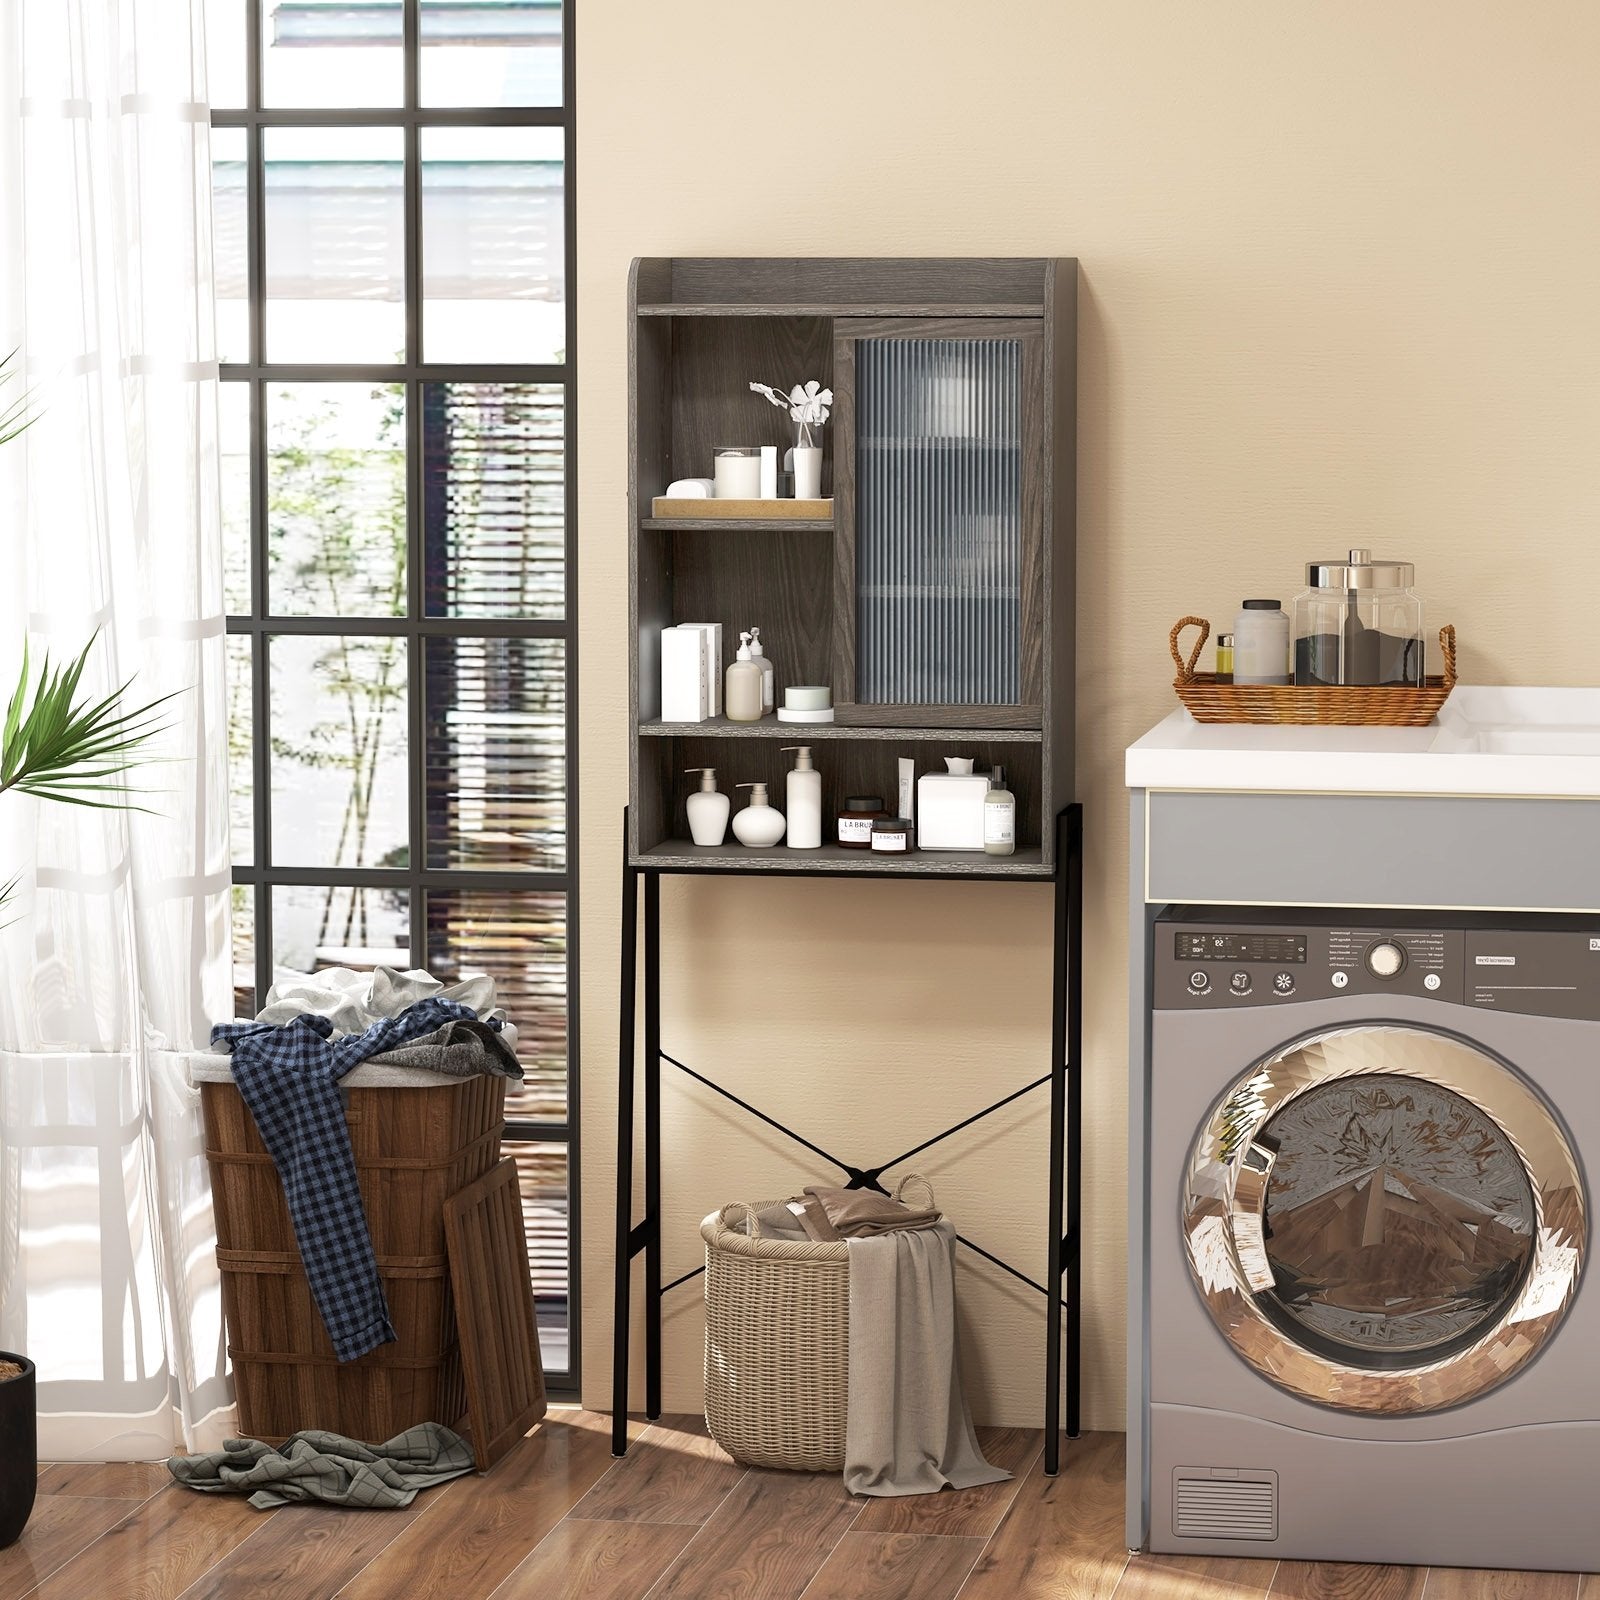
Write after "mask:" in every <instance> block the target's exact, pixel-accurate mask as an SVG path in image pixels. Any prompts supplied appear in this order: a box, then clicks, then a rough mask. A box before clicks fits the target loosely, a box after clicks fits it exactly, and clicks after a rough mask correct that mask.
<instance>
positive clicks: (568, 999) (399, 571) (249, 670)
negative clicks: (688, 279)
mask: <svg viewBox="0 0 1600 1600" xmlns="http://www.w3.org/2000/svg"><path fill="white" fill-rule="evenodd" d="M570 11H571V8H570V0H569V3H568V5H567V6H566V7H565V8H564V7H563V6H562V5H561V3H560V0H206V23H207V64H208V73H209V80H210V97H211V104H212V171H213V195H214V207H213V211H214V224H213V226H214V244H215V251H214V253H215V261H216V279H217V300H218V313H217V321H218V353H219V356H220V358H221V362H222V369H221V370H222V389H221V396H222V399H221V422H222V426H221V433H222V493H223V504H224V525H225V529H226V535H227V546H226V559H225V579H226V587H227V603H228V610H229V613H230V614H229V618H228V633H229V640H228V646H229V666H230V677H229V701H230V704H229V719H228V727H229V755H230V773H231V805H232V818H233V839H234V849H233V859H234V875H233V876H234V889H233V927H234V950H235V956H234V959H235V1000H236V1008H237V1010H238V1012H239V1014H240V1015H249V1014H251V1013H252V1012H253V1011H254V1010H255V1009H256V1007H257V1004H258V997H260V996H261V995H263V994H264V993H265V991H266V988H267V987H268V986H269V985H270V984H271V983H272V982H273V981H274V979H275V978H280V977H284V976H286V975H292V974H294V973H309V972H314V971H317V970H319V969H321V968H326V967H334V966H342V967H354V968H358V969H359V968H369V967H374V966H378V965H380V964H381V965H388V966H397V967H408V966H425V967H427V968H428V969H429V970H430V971H431V972H433V973H434V974H435V975H436V976H438V977H441V978H444V979H446V980H453V979H455V978H458V977H463V976H466V975H467V974H469V973H474V972H487V973H490V974H491V975H492V976H493V977H494V978H495V980H496V982H497V984H498V988H499V996H500V1003H501V1004H502V1005H503V1006H504V1008H505V1009H506V1011H507V1012H508V1014H509V1016H510V1018H511V1020H512V1022H513V1023H514V1024H515V1026H516V1028H517V1030H518V1041H517V1050H518V1054H519V1056H520V1057H521V1059H522V1061H523V1064H524V1068H525V1070H526V1072H527V1080H526V1082H525V1084H524V1085H523V1086H522V1087H521V1088H520V1089H517V1090H515V1091H514V1092H513V1093H512V1094H511V1095H510V1097H509V1099H508V1105H507V1116H508V1123H507V1129H506V1134H507V1141H508V1154H510V1155H512V1156H514V1157H515V1159H516V1161H517V1165H518V1168H519V1169H520V1173H521V1181H522V1199H523V1209H524V1214H525V1216H526V1219H527V1227H528V1244H529V1255H530V1260H531V1262H532V1269H533V1274H534V1282H535V1288H536V1291H537V1296H538V1304H539V1314H540V1331H541V1336H542V1341H543V1346H544V1357H545V1365H546V1368H547V1372H548V1375H549V1378H550V1384H551V1388H552V1391H553V1392H556V1393H560V1392H562V1391H568V1392H571V1391H572V1390H574V1389H575V1388H576V1383H577V1349H578V1338H577V1327H576V1320H577V1317H576V1300H575V1297H574V1296H572V1295H571V1294H570V1292H569V1290H570V1284H571V1282H572V1281H573V1274H574V1272H575V1261H574V1247H575V1239H576V1216H575V1212H576V1192H577V1190H576V1157H577V1136H576V1127H577V1104H576V1099H577V1095H576V1089H577V1086H576V1082H575V1079H574V1076H573V1074H572V1073H571V1071H570V1070H569V1064H570V1063H571V1062H572V1061H573V1060H574V1059H575V1038H574V1026H573V1017H574V984H573V979H574V975H575V972H576V954H577V951H576V944H577V941H576V929H575V927H574V911H575V906H576V894H575V891H576V855H575V840H576V820H577V819H576V807H575V803H574V802H575V779H576V737H575V728H574V726H573V724H572V719H571V718H570V717H569V711H571V710H575V708H576V695H575V673H576V666H577V661H576V595H577V582H576V572H575V569H574V560H573V556H574V550H575V535H574V528H573V519H572V516H571V513H570V510H569V508H570V506H571V496H570V493H569V486H570V485H571V483H572V481H573V470H574V465H575V461H574V450H573V443H572V437H571V428H570V426H569V423H570V419H571V418H572V417H573V415H574V410H573V396H574V386H573V380H574V372H573V360H572V357H573V306H572V300H571V296H570V294H569V292H568V287H569V285H570V282H571V277H572V272H571V268H572V234H573V230H572V226H571V222H572V214H573V213H572V206H573V200H572V97H571V85H572V69H571V60H572V51H571V14H570Z"/></svg>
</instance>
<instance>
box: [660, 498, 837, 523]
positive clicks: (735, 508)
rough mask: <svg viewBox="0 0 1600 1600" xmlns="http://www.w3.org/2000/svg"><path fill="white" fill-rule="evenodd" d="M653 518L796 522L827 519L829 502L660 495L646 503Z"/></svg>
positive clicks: (700, 520) (830, 504)
mask: <svg viewBox="0 0 1600 1600" xmlns="http://www.w3.org/2000/svg"><path fill="white" fill-rule="evenodd" d="M650 515H651V516H653V517H693V518H694V519H695V520H696V521H698V522H723V521H727V522H735V521H737V522H752V521H755V522H759V521H763V520H771V521H773V522H798V521H801V520H803V519H814V518H817V517H831V516H832V515H833V501H831V500H688V499H677V498H674V499H671V500H669V499H667V498H666V497H665V496H661V497H660V498H658V499H655V500H652V501H651V502H650Z"/></svg>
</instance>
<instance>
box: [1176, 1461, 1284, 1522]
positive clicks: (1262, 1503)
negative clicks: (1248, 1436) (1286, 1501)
mask: <svg viewBox="0 0 1600 1600" xmlns="http://www.w3.org/2000/svg"><path fill="white" fill-rule="evenodd" d="M1172 1531H1173V1533H1174V1534H1176V1535H1177V1537H1178V1538H1180V1539H1261V1540H1265V1539H1276V1538H1277V1537H1278V1475H1277V1473H1275V1472H1253V1471H1245V1470H1243V1469H1239V1468H1233V1467H1176V1468H1174V1469H1173V1473H1172Z"/></svg>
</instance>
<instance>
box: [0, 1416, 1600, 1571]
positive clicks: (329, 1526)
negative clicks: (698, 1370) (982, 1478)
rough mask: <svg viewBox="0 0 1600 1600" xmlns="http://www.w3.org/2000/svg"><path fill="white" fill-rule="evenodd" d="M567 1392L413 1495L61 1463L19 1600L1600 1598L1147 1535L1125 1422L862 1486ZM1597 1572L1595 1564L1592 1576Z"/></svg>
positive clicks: (1009, 1445)
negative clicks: (321, 1503)
mask: <svg viewBox="0 0 1600 1600" xmlns="http://www.w3.org/2000/svg"><path fill="white" fill-rule="evenodd" d="M633 1432H634V1443H633V1444H632V1446H631V1448H630V1449H629V1452H628V1456H627V1459H626V1460H625V1461H620V1462H619V1461H613V1460H612V1458H611V1454H610V1423H609V1420H608V1419H607V1418H605V1417H602V1416H596V1415H594V1414H592V1413H589V1412H584V1411H571V1410H560V1411H554V1412H552V1413H551V1416H550V1419H549V1420H548V1421H547V1422H546V1423H544V1424H543V1425H542V1426H541V1427H539V1428H538V1429H536V1430H535V1431H534V1432H533V1433H532V1434H531V1435H530V1436H529V1437H528V1438H527V1439H525V1440H524V1441H523V1442H522V1443H521V1444H520V1445H518V1446H517V1448H516V1449H515V1450H514V1451H512V1452H511V1454H510V1455H508V1456H507V1457H506V1458H505V1460H504V1461H502V1462H501V1463H500V1465H499V1466H498V1467H497V1468H496V1469H495V1471H494V1472H493V1473H491V1474H490V1475H489V1476H488V1477H484V1478H478V1477H470V1478H460V1479H457V1480H456V1481H455V1482H453V1483H450V1484H447V1485H445V1487H443V1488H441V1489H435V1490H431V1491H429V1492H427V1493H424V1494H421V1495H419V1496H418V1497H417V1499H416V1500H415V1501H413V1502H412V1504H411V1505H410V1506H409V1507H408V1508H407V1509H406V1510H404V1511H351V1512H345V1511H333V1510H329V1509H328V1508H326V1507H317V1506H290V1507H286V1508H284V1509H282V1510H279V1511H266V1512H262V1511H252V1510H251V1509H250V1507H249V1506H248V1505H247V1504H246V1503H245V1502H244V1501H243V1500H242V1499H237V1498H235V1497H233V1496H231V1495H228V1496H209V1495H199V1494H195V1493H193V1492H192V1491H190V1490H186V1489H180V1488H178V1487H176V1486H175V1485H174V1484H172V1483H171V1482H170V1481H169V1480H168V1478H167V1474H166V1472H165V1470H164V1469H163V1468H161V1467H159V1466H145V1465H142V1464H137V1463H136V1464H132V1465H129V1464H125V1463H110V1464H106V1465H99V1464H96V1463H92V1462H91V1463H86V1464H76V1465H73V1464H59V1465H55V1466H45V1467H42V1468H41V1469H40V1473H39V1501H38V1507H37V1509H36V1510H35V1512H34V1514H33V1520H32V1522H31V1523H30V1524H29V1526H28V1531H27V1532H26V1533H25V1534H24V1535H23V1537H22V1539H21V1540H20V1541H19V1542H18V1543H17V1544H15V1545H13V1546H12V1547H11V1548H10V1549H9V1550H4V1551H0V1597H3V1600H25V1597H27V1596H33V1597H35V1600H223V1597H227V1600H234V1597H249V1596H257V1595H260V1596H270V1597H271V1600H334V1597H335V1596H338V1597H340V1600H376V1597H383V1600H393V1597H394V1596H396V1595H403V1596H405V1597H406V1600H489V1597H490V1596H493V1597H494V1600H1263V1597H1271V1600H1600V1582H1597V1581H1595V1580H1592V1579H1580V1578H1579V1576H1578V1575H1577V1574H1571V1573H1550V1572H1539V1573H1510V1572H1468V1571H1462V1570H1459V1569H1456V1568H1449V1569H1446V1568H1432V1569H1428V1568H1422V1567H1361V1566H1344V1565H1334V1564H1324V1565H1317V1564H1313V1563H1306V1562H1295V1561H1284V1562H1276V1561H1251V1560H1242V1559H1240V1560H1222V1559H1199V1558H1191V1557H1178V1556H1147V1555H1136V1556H1133V1557H1131V1558H1130V1557H1129V1555H1128V1552H1127V1551H1126V1550H1125V1549H1124V1548H1123V1529H1122V1439H1121V1437H1120V1436H1119V1435H1116V1434H1091V1435H1089V1436H1087V1437H1085V1438H1083V1439H1079V1440H1069V1441H1068V1442H1067V1444H1066V1445H1065V1447H1064V1453H1063V1459H1062V1472H1061V1475H1060V1476H1059V1477H1057V1478H1053V1479H1052V1478H1047V1477H1045V1475H1044V1463H1043V1455H1042V1437H1041V1435H1039V1434H1037V1433H1029V1432H1027V1431H1026V1430H1023V1429H1015V1428H983V1429H979V1433H980V1435H981V1436H982V1438H983V1442H984V1448H985V1450H986V1451H987V1452H988V1454H989V1456H990V1458H991V1459H992V1460H994V1461H995V1462H996V1463H998V1464H1002V1465H1004V1466H1007V1467H1010V1468H1011V1469H1012V1470H1013V1471H1014V1472H1015V1473H1016V1476H1015V1478H1013V1479H1012V1481H1011V1482H1009V1483H1004V1484H994V1485H990V1486H988V1487H985V1488H982V1489H975V1490H970V1491H968V1492H967V1493H966V1494H961V1495H954V1494H947V1495H929V1496H921V1497H916V1498H913V1499H905V1500H852V1499H851V1498H850V1497H849V1496H848V1495H847V1494H845V1492H844V1487H843V1484H842V1483H841V1482H840V1480H839V1479H838V1478H836V1477H831V1476H817V1477H812V1476H803V1475H799V1474H795V1473H787V1472H765V1471H756V1470H751V1471H746V1470H745V1469H743V1468H741V1467H737V1466H735V1465H734V1464H733V1462H731V1461H729V1460H728V1458H727V1457H726V1456H724V1455H723V1454H722V1452H721V1451H720V1450H718V1449H717V1447H716V1446H715V1445H714V1444H712V1443H711V1442H710V1440H708V1439H707V1438H706V1437H705V1430H704V1426H703V1425H702V1424H701V1422H700V1421H699V1419H698V1418H691V1417H676V1418H667V1419H664V1420H663V1421H661V1422H660V1423H657V1424H655V1425H654V1426H649V1427H647V1426H645V1425H643V1424H638V1425H636V1426H635V1428H634V1430H633ZM1580 1585H1582V1588H1581V1590H1580Z"/></svg>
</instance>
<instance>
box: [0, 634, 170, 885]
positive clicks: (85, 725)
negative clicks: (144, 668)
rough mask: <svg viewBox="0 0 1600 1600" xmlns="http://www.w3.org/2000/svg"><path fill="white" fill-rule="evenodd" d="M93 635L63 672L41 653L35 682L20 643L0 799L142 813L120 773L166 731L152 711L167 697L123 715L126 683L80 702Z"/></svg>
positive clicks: (1, 736) (0, 744)
mask: <svg viewBox="0 0 1600 1600" xmlns="http://www.w3.org/2000/svg"><path fill="white" fill-rule="evenodd" d="M99 637H100V636H99V634H98V633H96V634H95V636H94V638H91V639H90V640H89V642H88V644H86V645H85V646H84V647H83V649H82V650H81V651H79V653H78V654H77V656H75V657H74V658H73V660H72V661H70V662H69V663H67V665H65V666H55V667H52V666H51V664H50V657H49V656H48V655H46V656H45V658H44V661H43V663H42V664H41V666H40V668H39V672H38V676H37V679H35V677H34V674H33V671H32V666H31V663H30V661H29V656H28V646H27V643H26V641H24V643H23V647H22V671H21V673H20V675H19V677H18V679H17V686H16V689H15V690H14V691H13V693H12V696H11V699H10V702H9V703H8V705H7V707H6V716H5V726H4V730H3V731H0V794H4V793H5V791H6V790H7V789H15V790H17V792H18V793H19V794H31V795H36V796H37V797H38V798H39V799H41V800H56V801H61V802H64V803H65V804H67V805H79V806H97V807H100V808H102V809H107V810H135V811H142V810H145V809H146V808H145V807H143V806H138V805H135V804H134V801H133V799H132V796H133V795H134V794H136V793H138V792H139V791H138V790H136V789H134V788H133V787H132V786H131V785H130V784H129V782H128V780H127V774H128V773H129V772H130V771H131V770H132V769H133V768H134V767H135V766H137V765H139V764H140V762H141V761H142V760H144V759H146V758H145V756H144V754H143V752H144V749H145V747H146V746H147V745H148V744H149V742H150V740H151V739H153V738H154V737H155V736H156V735H157V734H159V733H161V732H163V731H164V730H165V729H166V727H167V726H169V724H168V723H167V722H166V721H165V720H164V719H163V718H161V717H159V716H157V715H156V713H157V712H158V710H159V709H160V708H161V707H162V706H163V705H165V704H166V703H167V701H169V700H171V699H173V698H174V696H173V695H170V694H167V695H162V696H161V698H160V699H158V700H152V701H150V702H149V703H148V704H146V705H142V706H139V707H138V708H137V709H136V710H132V711H125V710H123V709H122V697H123V695H124V694H125V693H126V692H127V690H128V687H129V684H130V683H131V682H132V679H129V682H128V683H124V684H123V685H122V686H121V687H120V688H119V689H117V690H115V691H114V692H113V693H111V694H109V695H107V696H106V697H105V698H104V699H103V700H92V699H90V698H89V697H88V696H84V697H83V698H82V699H80V698H79V697H78V685H79V682H80V680H81V679H82V677H83V669H84V667H85V666H86V665H87V664H88V660H89V653H90V651H92V650H93V649H94V646H95V640H96V639H98V638H99ZM177 692H181V691H177ZM3 900H4V896H3V895H0V903H3Z"/></svg>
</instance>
